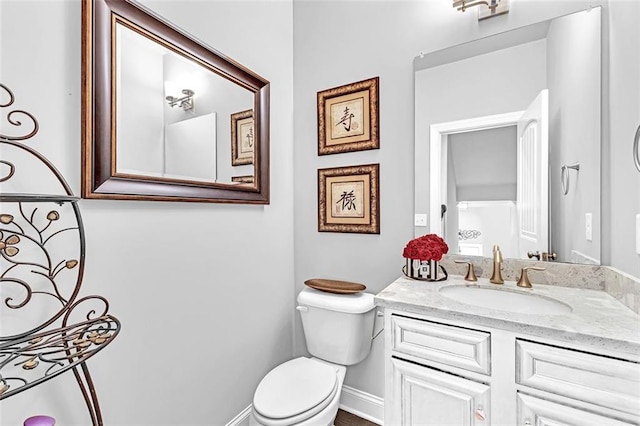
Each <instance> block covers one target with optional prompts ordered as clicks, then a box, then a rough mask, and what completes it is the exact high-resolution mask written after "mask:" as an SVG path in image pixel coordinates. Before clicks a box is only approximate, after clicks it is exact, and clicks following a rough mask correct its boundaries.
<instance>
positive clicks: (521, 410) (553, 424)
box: [517, 392, 637, 426]
mask: <svg viewBox="0 0 640 426" xmlns="http://www.w3.org/2000/svg"><path fill="white" fill-rule="evenodd" d="M517 424H518V426H520V425H525V426H529V425H540V426H565V425H566V426H573V425H580V426H633V425H637V423H635V422H633V423H630V422H626V421H624V420H618V419H615V418H613V417H609V416H607V415H604V414H599V413H595V412H593V411H587V410H580V409H578V408H575V407H570V406H568V405H564V404H561V403H559V402H554V401H548V400H546V399H540V398H536V397H535V396H531V395H526V394H522V393H520V392H518V423H517Z"/></svg>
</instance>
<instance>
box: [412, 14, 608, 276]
mask: <svg viewBox="0 0 640 426" xmlns="http://www.w3.org/2000/svg"><path fill="white" fill-rule="evenodd" d="M600 20H601V15H600V8H593V9H590V10H587V11H582V12H577V13H573V14H570V15H566V16H561V17H558V18H555V19H551V20H548V21H544V22H540V23H537V24H533V25H529V26H526V27H522V28H517V29H514V30H511V31H507V32H504V33H500V34H497V35H494V36H490V37H486V38H482V39H479V40H474V41H472V42H469V43H465V44H463V45H459V46H453V47H451V48H447V49H443V50H441V51H437V52H433V53H429V54H426V55H421V56H420V57H417V58H416V59H415V61H414V67H415V90H416V93H415V102H416V103H415V126H416V128H415V138H416V139H415V143H416V147H415V148H416V160H415V161H416V163H415V191H416V192H415V213H416V214H425V213H427V214H428V218H429V222H428V223H429V226H428V227H426V228H425V227H416V229H415V233H416V235H423V234H425V233H428V232H435V233H438V234H440V235H443V236H444V237H445V239H446V241H447V243H448V244H449V246H450V252H451V253H455V254H467V255H480V256H487V257H489V256H491V250H492V247H493V245H494V244H499V245H500V246H501V248H502V251H503V253H504V255H505V257H512V258H532V257H533V258H535V257H536V256H540V257H542V256H544V254H545V253H556V254H557V260H560V261H563V262H578V263H594V264H597V263H599V259H600V125H601V124H600V119H601V111H600V109H601V98H600V95H601V93H600V92H601V86H600V80H601V76H600V73H601V69H600V67H601V65H600V49H601V47H600V46H601V41H600ZM451 82H453V84H451ZM488 82H489V83H488ZM543 93H546V95H543ZM536 102H538V103H540V102H542V104H536ZM534 104H536V105H534ZM533 107H535V108H538V109H537V110H536V111H538V112H535V113H534V112H531V111H530V108H533ZM532 114H533V115H532ZM519 129H520V130H519ZM527 129H528V130H527ZM541 136H543V137H541ZM576 164H579V165H580V166H579V170H576V169H575V168H573V169H568V168H567V167H568V166H573V165H576ZM563 166H564V167H563ZM562 170H565V172H564V176H563V172H562ZM568 173H569V179H570V185H569V186H570V190H569V191H568V193H567V194H564V190H563V180H562V178H564V179H565V180H566V177H567V176H566V175H567V174H568Z"/></svg>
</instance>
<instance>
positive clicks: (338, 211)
mask: <svg viewBox="0 0 640 426" xmlns="http://www.w3.org/2000/svg"><path fill="white" fill-rule="evenodd" d="M379 171H380V165H379V164H365V165H359V166H349V167H335V168H328V169H318V231H320V232H353V233H363V234H379V233H380V194H379Z"/></svg>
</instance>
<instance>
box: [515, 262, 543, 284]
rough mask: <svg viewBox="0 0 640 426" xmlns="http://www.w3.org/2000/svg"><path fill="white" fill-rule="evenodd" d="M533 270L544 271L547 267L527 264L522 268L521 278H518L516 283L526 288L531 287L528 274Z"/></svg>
mask: <svg viewBox="0 0 640 426" xmlns="http://www.w3.org/2000/svg"><path fill="white" fill-rule="evenodd" d="M529 270H532V271H544V270H545V268H540V267H538V266H525V267H524V268H522V272H521V273H520V279H519V280H518V282H517V283H516V285H517V286H518V287H524V288H531V287H532V286H531V281H529V275H528V274H527V271H529Z"/></svg>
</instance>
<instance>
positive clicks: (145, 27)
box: [82, 0, 269, 204]
mask: <svg viewBox="0 0 640 426" xmlns="http://www.w3.org/2000/svg"><path fill="white" fill-rule="evenodd" d="M116 20H119V21H121V23H125V24H127V25H128V26H130V27H134V28H136V29H137V30H138V31H139V32H141V33H143V35H145V36H147V37H149V38H151V39H152V40H155V41H157V42H160V43H162V44H163V45H165V46H166V47H169V48H170V49H172V50H174V51H175V52H177V53H179V54H181V55H183V56H187V57H189V58H191V59H193V60H194V61H196V62H197V63H199V64H200V65H202V66H204V67H205V68H208V69H209V70H211V71H212V72H214V73H216V74H218V75H220V76H222V77H224V78H226V79H228V80H229V81H231V82H233V83H235V84H238V85H239V86H241V87H243V88H245V89H247V90H248V91H250V92H253V94H254V105H253V108H254V118H255V124H254V126H255V134H256V136H257V137H256V150H255V153H254V177H255V178H254V183H253V186H251V185H247V184H243V185H238V184H232V183H229V184H227V183H205V182H197V181H186V180H184V181H183V180H175V179H167V178H154V177H146V176H137V175H135V176H134V175H124V174H117V173H116V172H115V151H114V149H115V148H114V146H115V120H116V118H115V117H116V109H115V106H116V102H115V83H116V81H115V73H114V69H113V65H114V62H113V61H112V55H113V50H112V49H114V48H113V46H114V43H115V40H113V36H112V26H113V25H115V24H114V23H115V21H116ZM82 86H83V87H82V197H83V198H102V199H126V200H157V201H195V202H212V203H242V204H269V82H268V81H267V80H265V79H264V78H262V77H260V76H258V75H257V74H255V73H253V72H252V71H250V70H248V69H247V68H245V67H243V66H242V65H240V64H238V63H236V62H235V61H233V60H231V59H230V58H228V57H226V56H224V55H222V54H221V53H219V52H217V51H215V50H214V49H212V48H210V47H207V46H205V45H203V44H202V43H200V42H198V41H196V40H195V39H194V38H192V37H190V36H189V35H187V34H185V33H183V32H182V31H180V30H178V29H177V28H175V27H173V26H172V25H170V24H168V23H167V22H165V21H163V20H162V19H161V18H159V17H157V16H155V15H152V14H151V12H149V11H147V10H145V9H143V7H142V6H140V5H138V4H136V3H135V2H134V1H132V0H83V2H82Z"/></svg>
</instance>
